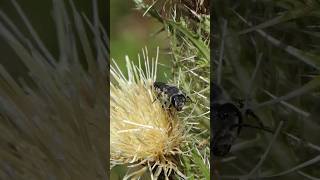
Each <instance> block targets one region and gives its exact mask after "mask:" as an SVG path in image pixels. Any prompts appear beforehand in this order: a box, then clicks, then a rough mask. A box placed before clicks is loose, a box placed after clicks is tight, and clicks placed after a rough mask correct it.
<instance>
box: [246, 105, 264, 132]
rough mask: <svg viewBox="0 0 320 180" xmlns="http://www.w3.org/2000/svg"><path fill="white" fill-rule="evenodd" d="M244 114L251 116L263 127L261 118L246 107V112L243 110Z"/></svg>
mask: <svg viewBox="0 0 320 180" xmlns="http://www.w3.org/2000/svg"><path fill="white" fill-rule="evenodd" d="M245 114H246V116H251V117H253V119H254V120H255V121H256V122H257V123H258V124H259V126H260V127H261V128H264V127H265V126H264V124H263V122H262V121H261V119H260V118H259V117H258V116H257V115H256V114H255V113H254V112H253V111H252V110H251V109H247V110H246V112H245Z"/></svg>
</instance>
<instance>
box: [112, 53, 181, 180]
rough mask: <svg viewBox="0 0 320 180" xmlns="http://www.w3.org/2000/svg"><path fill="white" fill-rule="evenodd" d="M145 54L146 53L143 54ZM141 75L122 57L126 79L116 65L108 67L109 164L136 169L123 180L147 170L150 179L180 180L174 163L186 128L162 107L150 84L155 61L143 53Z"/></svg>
mask: <svg viewBox="0 0 320 180" xmlns="http://www.w3.org/2000/svg"><path fill="white" fill-rule="evenodd" d="M145 52H147V50H146V51H145ZM144 54H145V56H144V60H145V70H146V71H145V72H144V71H143V69H142V67H141V63H140V59H139V66H136V65H135V64H134V63H132V62H131V61H130V60H129V58H128V57H126V66H127V72H128V76H127V77H126V76H125V75H124V74H123V73H122V71H121V70H120V69H119V67H118V66H117V64H116V63H114V65H112V66H111V82H110V90H111V95H110V100H111V101H110V121H111V122H110V153H111V164H112V165H118V164H125V165H130V166H131V167H137V166H140V169H137V171H135V172H133V173H131V174H128V175H127V176H126V177H125V179H126V178H138V177H140V176H142V175H143V173H144V172H145V171H146V170H148V169H149V170H150V173H151V179H157V178H158V177H159V176H160V174H161V173H162V174H163V175H162V176H164V177H165V178H168V177H169V176H170V175H171V173H173V172H175V173H176V174H177V175H179V176H182V177H184V175H183V174H182V173H181V172H180V170H179V167H178V166H179V165H178V164H177V163H178V162H177V159H176V158H177V156H178V155H181V154H182V153H183V151H182V150H181V147H182V146H183V144H185V141H186V133H187V132H186V127H185V124H184V122H183V121H182V120H180V119H179V118H178V117H177V116H176V114H171V113H170V112H169V110H167V109H165V108H163V107H162V104H161V103H160V101H157V100H155V98H156V95H155V92H154V89H153V83H154V82H155V80H156V74H157V59H156V61H154V60H152V61H151V65H150V63H149V59H148V57H146V56H147V53H144Z"/></svg>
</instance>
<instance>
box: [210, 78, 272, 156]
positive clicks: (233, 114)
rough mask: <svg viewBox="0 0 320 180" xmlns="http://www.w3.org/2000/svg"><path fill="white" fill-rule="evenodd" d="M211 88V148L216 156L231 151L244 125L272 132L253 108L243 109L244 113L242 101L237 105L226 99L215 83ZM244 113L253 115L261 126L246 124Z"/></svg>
mask: <svg viewBox="0 0 320 180" xmlns="http://www.w3.org/2000/svg"><path fill="white" fill-rule="evenodd" d="M211 88H213V89H212V92H213V94H212V97H211V100H212V101H211V109H212V112H211V115H212V117H211V121H212V128H211V131H212V132H211V134H212V135H213V137H212V138H211V142H210V145H211V148H210V149H211V153H212V154H213V155H214V156H225V155H227V154H228V153H229V152H230V149H231V146H232V145H233V143H234V141H235V140H236V138H237V137H238V136H239V134H240V132H241V129H242V127H250V128H256V129H261V130H265V131H268V132H271V133H272V130H269V129H267V128H265V127H264V126H263V124H262V122H261V121H260V119H259V117H258V116H256V115H255V114H254V113H253V111H252V110H251V109H245V110H242V112H244V113H243V114H242V113H241V109H242V108H243V104H242V103H239V106H238V107H237V106H236V105H235V104H234V103H232V102H230V101H226V100H225V99H226V98H225V97H224V96H223V91H222V89H221V88H220V87H219V86H218V85H217V84H215V83H212V84H211ZM243 115H246V116H252V117H253V118H254V119H255V120H257V121H258V122H259V127H257V126H253V125H249V124H244V123H243V121H242V119H243Z"/></svg>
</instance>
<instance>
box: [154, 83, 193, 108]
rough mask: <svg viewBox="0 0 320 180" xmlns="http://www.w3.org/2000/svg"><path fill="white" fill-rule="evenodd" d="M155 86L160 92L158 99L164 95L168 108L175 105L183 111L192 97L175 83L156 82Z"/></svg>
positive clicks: (164, 101)
mask: <svg viewBox="0 0 320 180" xmlns="http://www.w3.org/2000/svg"><path fill="white" fill-rule="evenodd" d="M153 87H154V89H155V90H156V91H157V92H158V96H157V99H160V98H161V96H162V99H163V103H164V105H165V107H167V108H171V107H174V108H175V109H176V110H177V111H181V110H182V108H183V106H184V105H185V103H186V101H187V99H190V97H189V96H187V95H186V94H185V93H184V92H183V91H181V90H180V89H179V88H178V87H176V86H173V85H169V84H166V83H163V82H154V83H153ZM190 100H191V99H190Z"/></svg>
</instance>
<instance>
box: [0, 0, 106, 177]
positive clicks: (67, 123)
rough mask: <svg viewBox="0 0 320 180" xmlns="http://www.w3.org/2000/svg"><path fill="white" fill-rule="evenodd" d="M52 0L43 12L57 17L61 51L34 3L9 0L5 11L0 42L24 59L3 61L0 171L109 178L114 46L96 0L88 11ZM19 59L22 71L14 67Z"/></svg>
mask: <svg viewBox="0 0 320 180" xmlns="http://www.w3.org/2000/svg"><path fill="white" fill-rule="evenodd" d="M50 2H51V7H50V10H51V12H52V16H50V13H49V12H45V13H44V12H43V14H42V13H41V15H43V16H46V17H48V19H50V20H53V21H52V23H53V27H54V28H55V30H56V32H55V33H50V35H52V34H54V37H55V40H56V41H57V43H56V44H54V45H55V46H56V48H57V49H58V52H57V53H54V52H52V51H51V50H50V49H49V48H48V47H47V46H46V44H47V43H48V41H45V40H44V39H43V38H41V36H40V35H39V34H38V29H37V28H35V27H34V25H33V23H32V20H33V18H29V17H28V15H27V14H29V13H30V12H29V11H30V9H28V8H25V7H23V6H20V4H19V3H18V2H17V1H15V0H12V1H11V2H10V3H11V5H12V6H13V7H12V8H11V9H4V12H2V11H1V12H0V39H1V43H2V45H3V46H5V47H6V48H8V49H9V48H10V49H11V50H12V51H13V53H14V55H15V56H16V57H18V58H19V61H18V62H20V64H19V63H17V62H16V63H15V64H6V63H4V62H3V61H0V130H1V135H0V149H1V150H0V179H23V180H24V179H34V180H38V179H39V180H42V179H105V178H106V174H107V171H108V169H107V168H108V160H109V158H108V154H107V153H106V152H107V150H108V149H107V148H108V147H107V141H108V140H107V139H106V136H107V108H106V107H107V106H108V102H107V101H106V100H107V97H108V94H109V93H108V92H107V85H108V83H107V82H108V72H107V70H108V68H107V67H108V64H107V61H108V59H107V58H108V55H109V51H108V44H107V42H106V41H105V40H106V39H108V37H107V33H106V31H105V29H104V28H103V26H102V24H101V23H100V19H99V17H98V3H97V1H92V5H90V7H92V8H93V12H94V13H93V14H94V17H95V18H88V16H87V15H86V14H85V13H83V14H81V11H78V9H77V6H76V5H75V4H74V3H73V1H68V3H65V2H64V1H62V0H53V1H50ZM8 11H10V12H11V11H12V12H14V13H16V15H17V16H18V17H19V20H20V21H19V22H21V24H20V23H17V22H16V21H13V20H12V17H11V16H9V15H8V14H7V12H8ZM49 17H50V18H49ZM19 26H23V27H24V28H19ZM42 33H43V32H42V31H41V34H42ZM89 37H90V38H89ZM1 60H2V59H1ZM10 65H11V66H10ZM14 65H15V66H18V67H19V66H23V67H25V72H20V73H21V74H23V75H21V74H20V73H18V74H15V73H11V72H10V70H11V69H12V68H14ZM27 81H28V82H27Z"/></svg>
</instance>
